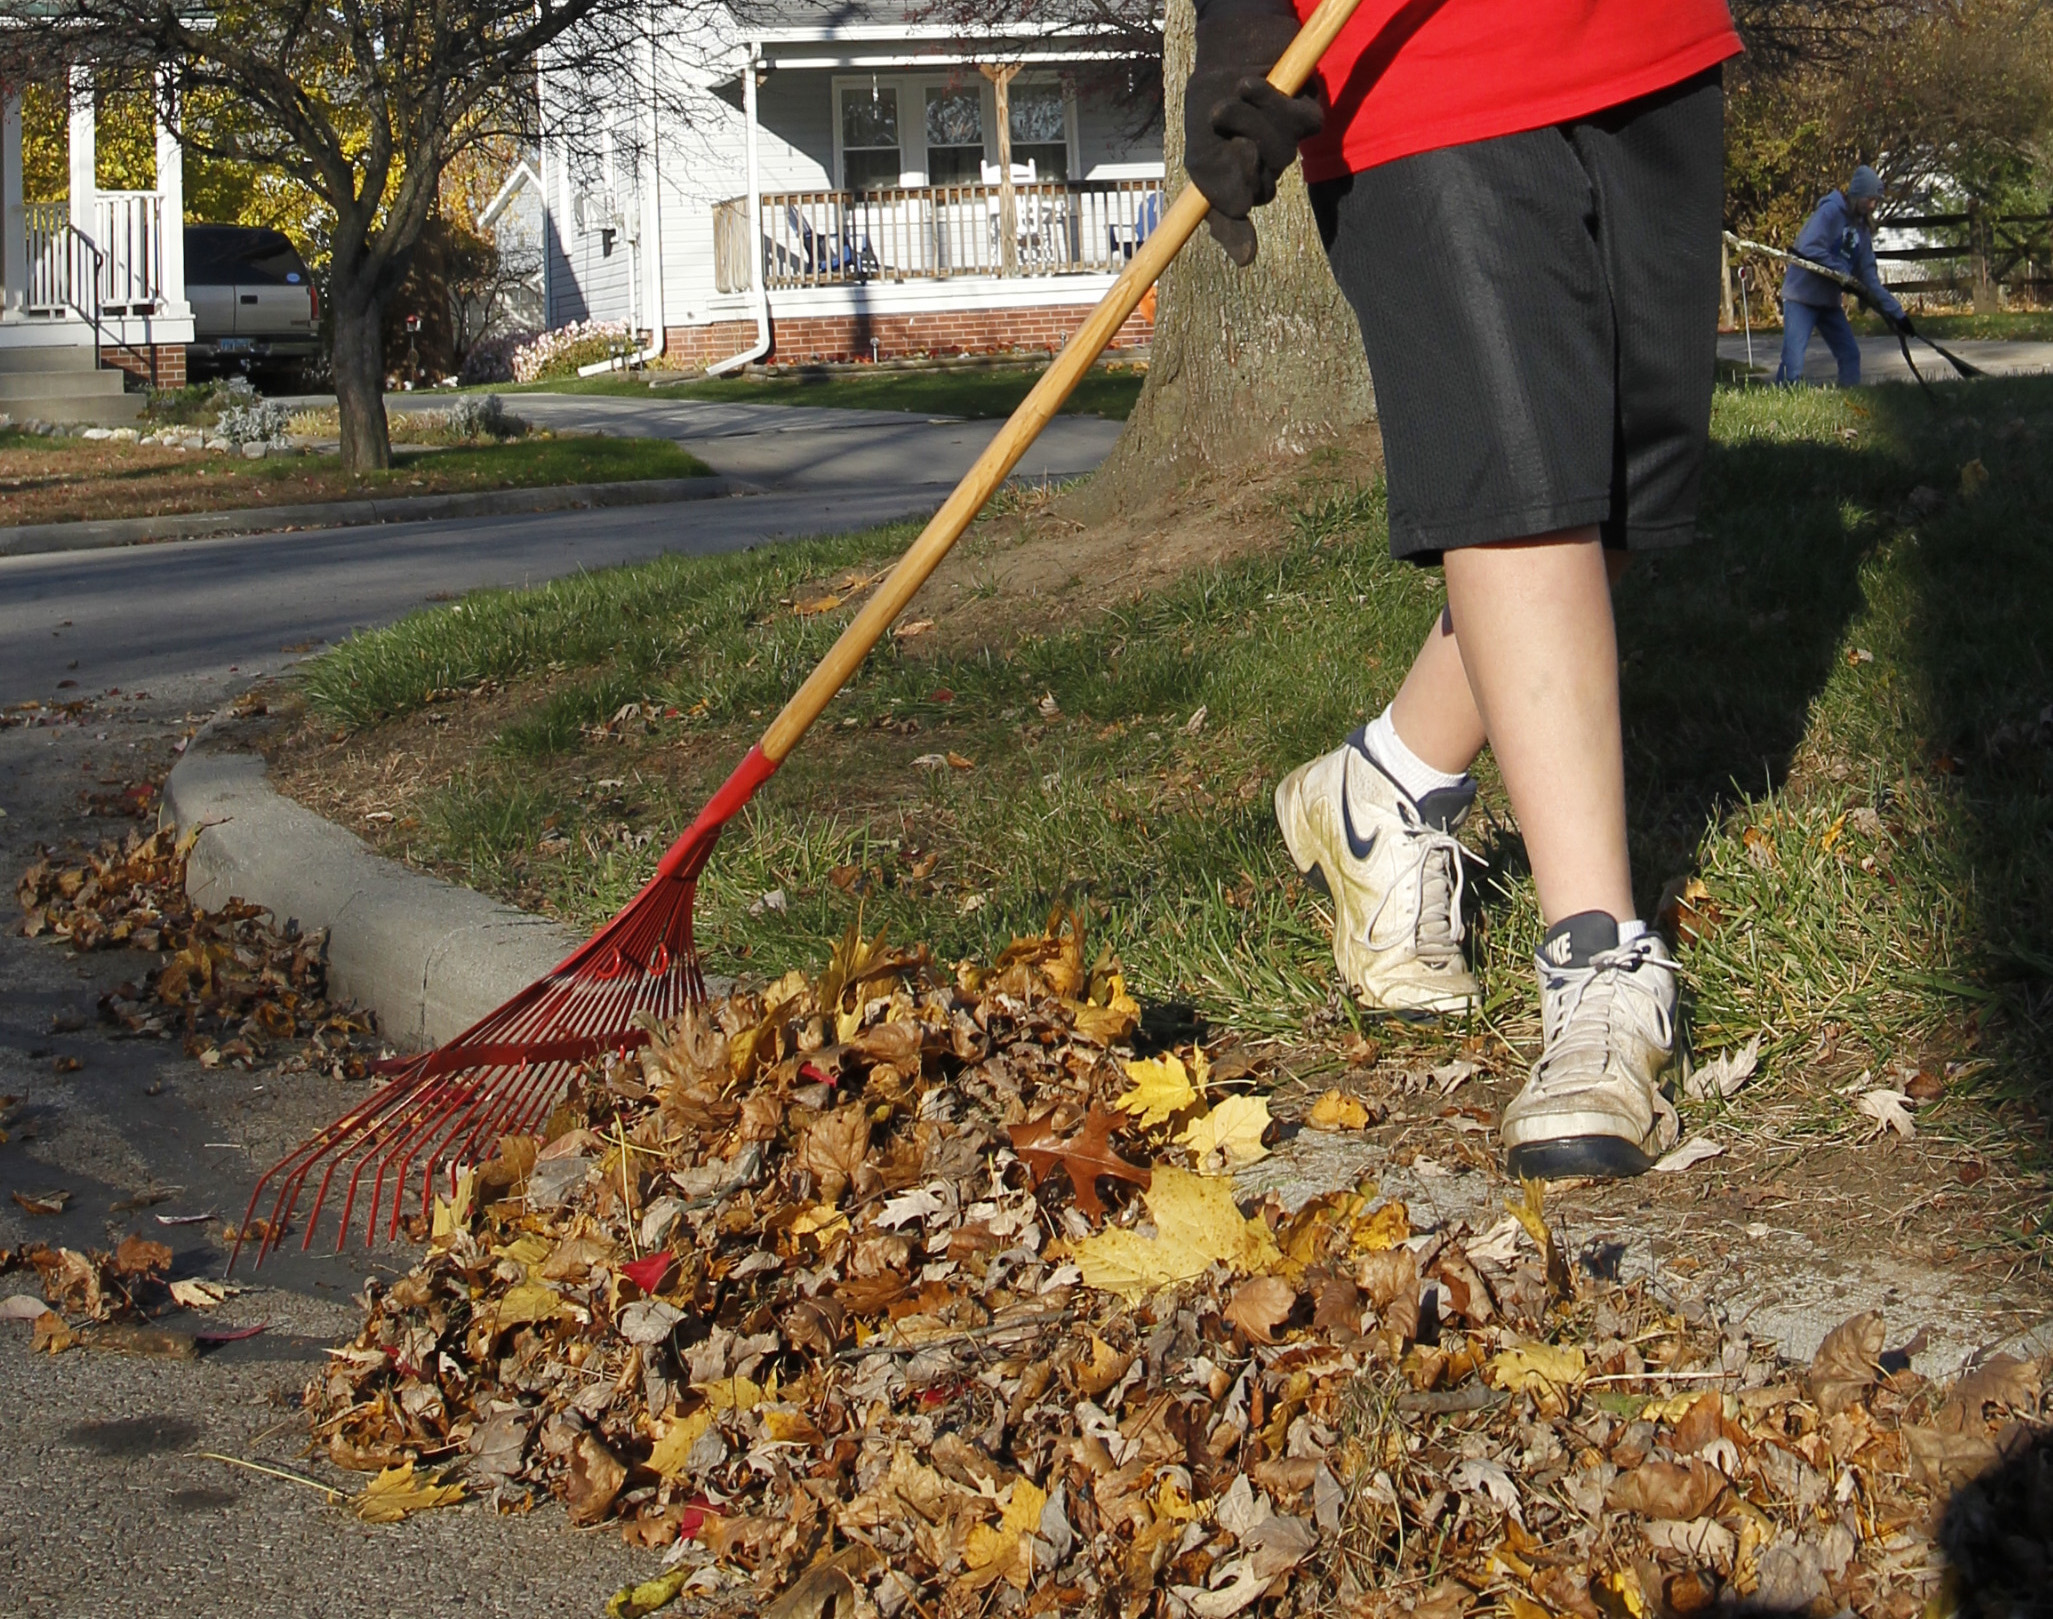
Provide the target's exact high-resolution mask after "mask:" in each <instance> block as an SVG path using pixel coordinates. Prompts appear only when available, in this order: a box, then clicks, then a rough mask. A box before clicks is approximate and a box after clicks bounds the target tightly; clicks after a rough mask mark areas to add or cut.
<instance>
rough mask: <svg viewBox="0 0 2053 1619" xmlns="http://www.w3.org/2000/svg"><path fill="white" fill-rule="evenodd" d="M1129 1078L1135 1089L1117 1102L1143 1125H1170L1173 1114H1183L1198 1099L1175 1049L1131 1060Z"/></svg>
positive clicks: (1188, 1074) (1195, 1088) (1194, 1087)
mask: <svg viewBox="0 0 2053 1619" xmlns="http://www.w3.org/2000/svg"><path fill="white" fill-rule="evenodd" d="M1126 1077H1127V1078H1128V1079H1130V1080H1132V1081H1133V1089H1132V1090H1130V1091H1128V1092H1127V1093H1126V1094H1125V1095H1124V1096H1122V1097H1120V1099H1119V1101H1118V1102H1117V1104H1115V1105H1116V1106H1117V1107H1118V1108H1119V1110H1120V1111H1121V1112H1122V1113H1131V1114H1132V1115H1133V1116H1134V1117H1135V1119H1137V1120H1138V1121H1139V1122H1140V1123H1142V1124H1144V1125H1146V1124H1167V1123H1168V1122H1169V1117H1170V1115H1171V1114H1173V1113H1181V1112H1182V1111H1183V1110H1184V1109H1185V1108H1187V1107H1189V1106H1191V1105H1192V1104H1193V1103H1195V1102H1196V1101H1197V1099H1198V1091H1197V1087H1196V1086H1195V1085H1193V1084H1192V1083H1191V1076H1190V1070H1189V1069H1187V1068H1185V1067H1184V1066H1183V1059H1182V1058H1181V1057H1179V1056H1177V1054H1176V1053H1175V1052H1173V1051H1165V1052H1164V1053H1163V1054H1162V1055H1161V1056H1159V1057H1149V1058H1146V1059H1143V1060H1137V1061H1133V1062H1129V1063H1128V1064H1127V1065H1126Z"/></svg>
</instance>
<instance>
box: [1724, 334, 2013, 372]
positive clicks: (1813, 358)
mask: <svg viewBox="0 0 2053 1619" xmlns="http://www.w3.org/2000/svg"><path fill="white" fill-rule="evenodd" d="M1857 341H1858V342H1859V343H1860V346H1861V380H1862V381H1863V382H1909V381H1911V380H1912V379H1911V374H1910V368H1909V367H1908V366H1906V365H1905V364H1904V363H1903V350H1902V349H1901V348H1900V347H1898V346H1897V342H1896V339H1895V338H1893V337H1863V338H1859V339H1858V340H1857ZM1939 341H1940V342H1942V343H1944V344H1945V345H1946V346H1947V347H1948V348H1949V349H1951V350H1952V351H1953V352H1954V353H1955V354H1958V355H1959V356H1960V357H1961V358H1962V359H1963V360H1965V361H1967V363H1968V364H1969V365H1973V366H1979V367H1980V368H1981V369H1982V370H1984V371H1986V372H1988V373H1989V374H1990V375H1991V376H1997V377H2004V376H2013V377H2014V376H2029V375H2032V374H2034V373H2037V372H2044V371H2053V343H2024V342H2013V341H2011V340H2009V339H2004V340H2002V341H1989V340H1984V339H1980V338H1972V337H1964V338H1961V339H1960V340H1959V341H1958V342H1956V341H1955V340H1953V339H1952V338H1948V337H1942V338H1940V339H1939ZM1910 352H1911V358H1912V359H1914V360H1916V361H1917V363H1918V369H1919V370H1920V371H1922V372H1923V373H1924V376H1925V380H1926V381H1927V382H1942V381H1948V382H1950V381H1952V380H1954V377H1955V372H1954V369H1953V367H1952V366H1950V365H1948V364H1947V363H1946V361H1945V359H1944V358H1942V357H1941V356H1940V355H1939V353H1938V352H1937V351H1936V350H1934V349H1932V348H1931V347H1929V346H1928V345H1926V344H1924V343H1921V342H1919V341H1917V340H1916V339H1915V338H1913V339H1912V340H1911V345H1910ZM1718 358H1719V359H1721V360H1727V361H1730V362H1731V363H1732V364H1734V365H1747V364H1751V365H1752V366H1753V368H1754V369H1755V370H1756V371H1758V372H1761V373H1762V374H1764V375H1766V376H1771V377H1772V376H1773V375H1774V374H1775V367H1776V365H1777V363H1778V362H1779V361H1780V360H1781V358H1782V332H1781V330H1780V328H1772V329H1764V330H1760V331H1756V332H1755V333H1754V334H1753V347H1752V356H1751V359H1749V355H1748V346H1747V335H1746V333H1744V332H1726V333H1723V334H1721V335H1720V337H1719V339H1718ZM1838 376H1839V368H1838V365H1837V363H1836V362H1835V361H1834V360H1833V358H1832V354H1831V351H1830V350H1829V349H1827V348H1826V347H1825V340H1824V339H1823V338H1821V337H1814V338H1812V339H1811V346H1810V351H1809V352H1808V353H1807V354H1806V355H1805V356H1804V380H1805V381H1806V382H1834V381H1836V380H1838Z"/></svg>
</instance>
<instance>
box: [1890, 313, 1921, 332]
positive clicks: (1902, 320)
mask: <svg viewBox="0 0 2053 1619" xmlns="http://www.w3.org/2000/svg"><path fill="white" fill-rule="evenodd" d="M1889 325H1890V327H1891V329H1892V330H1894V331H1895V333H1896V335H1897V336H1898V337H1916V336H1917V335H1918V334H1917V328H1916V327H1914V326H1912V325H1911V323H1910V316H1908V315H1891V316H1890V317H1889Z"/></svg>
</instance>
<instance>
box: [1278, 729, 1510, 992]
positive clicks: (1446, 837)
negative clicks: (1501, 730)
mask: <svg viewBox="0 0 2053 1619" xmlns="http://www.w3.org/2000/svg"><path fill="white" fill-rule="evenodd" d="M1475 796H1476V790H1475V785H1474V783H1469V784H1468V785H1466V786H1464V787H1458V788H1446V789H1443V790H1442V791H1439V792H1433V793H1428V794H1426V795H1425V797H1424V798H1422V799H1419V800H1417V801H1414V800H1413V799H1411V798H1410V797H1409V796H1408V795H1407V794H1406V793H1405V792H1404V790H1403V789H1402V788H1401V787H1399V786H1398V785H1397V783H1396V782H1394V781H1392V780H1391V779H1390V777H1389V776H1387V775H1385V774H1384V773H1383V771H1381V770H1380V769H1378V768H1377V766H1376V763H1375V761H1374V760H1373V759H1372V758H1370V757H1369V755H1368V753H1367V751H1366V750H1365V748H1364V745H1363V736H1362V732H1360V731H1357V732H1356V733H1355V734H1354V735H1353V736H1351V737H1349V738H1348V740H1347V741H1346V742H1345V743H1344V744H1343V745H1342V746H1340V747H1338V748H1336V749H1334V750H1333V751H1332V752H1331V753H1329V754H1326V755H1324V756H1323V757H1321V758H1317V759H1314V760H1312V761H1311V763H1310V764H1303V765H1299V766H1298V767H1297V769H1295V770H1293V771H1292V772H1291V773H1290V774H1289V775H1287V776H1285V777H1284V778H1283V780H1282V782H1281V783H1280V784H1279V785H1278V786H1277V788H1276V824H1277V825H1278V826H1280V827H1281V828H1282V829H1283V841H1284V844H1285V845H1286V846H1287V847H1288V848H1289V850H1290V858H1291V859H1292V860H1294V861H1296V862H1297V869H1298V870H1299V871H1301V872H1304V873H1305V874H1306V875H1308V876H1310V875H1312V874H1314V873H1316V874H1317V876H1318V878H1319V880H1321V881H1322V882H1323V883H1324V885H1325V888H1326V892H1327V894H1328V896H1329V897H1330V898H1331V899H1332V901H1333V960H1334V962H1335V963H1336V964H1337V965H1338V966H1339V968H1340V976H1341V977H1342V978H1344V979H1345V980H1346V981H1347V983H1348V984H1349V985H1350V986H1351V987H1352V988H1353V989H1354V990H1355V992H1356V993H1357V994H1359V995H1360V996H1361V998H1362V1000H1363V1001H1364V1002H1365V1003H1366V1004H1367V1005H1369V1006H1371V1007H1373V1008H1376V1009H1378V1010H1380V1011H1385V1012H1400V1013H1458V1012H1465V1011H1467V1010H1469V1009H1470V1008H1471V1007H1473V1006H1475V1005H1476V1004H1478V1003H1479V1002H1480V1001H1481V999H1482V991H1481V986H1479V985H1478V984H1477V983H1476V980H1475V975H1474V974H1472V973H1471V972H1470V971H1469V970H1468V965H1467V963H1466V962H1464V961H1463V960H1462V955H1461V935H1462V926H1461V891H1462V861H1463V859H1464V858H1465V857H1466V858H1469V859H1475V858H1476V857H1475V856H1473V855H1467V853H1466V851H1464V850H1463V848H1462V847H1461V845H1460V844H1459V843H1458V842H1456V841H1455V836H1454V834H1455V833H1456V832H1457V831H1458V830H1459V829H1460V827H1461V824H1462V822H1464V821H1465V820H1467V819H1468V813H1469V808H1470V806H1471V805H1473V804H1474V802H1475Z"/></svg>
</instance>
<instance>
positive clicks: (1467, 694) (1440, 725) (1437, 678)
mask: <svg viewBox="0 0 2053 1619" xmlns="http://www.w3.org/2000/svg"><path fill="white" fill-rule="evenodd" d="M1390 723H1391V724H1392V725H1393V726H1394V727H1396V730H1397V734H1398V736H1399V737H1401V738H1402V739H1403V741H1404V745H1405V746H1406V747H1408V748H1410V749H1411V751H1412V752H1413V753H1415V754H1417V755H1418V756H1419V757H1420V758H1421V759H1423V760H1424V761H1425V762H1426V763H1427V764H1429V765H1431V766H1432V767H1433V768H1434V769H1435V770H1444V771H1445V772H1446V773H1447V774H1448V775H1450V776H1458V775H1460V774H1461V773H1462V772H1463V771H1464V770H1466V769H1468V767H1469V766H1470V765H1471V764H1473V763H1474V762H1475V757H1476V755H1477V754H1479V753H1481V752H1482V751H1483V743H1484V742H1485V741H1486V740H1487V738H1486V737H1485V736H1484V734H1483V716H1482V714H1481V712H1480V711H1479V710H1478V709H1477V708H1476V699H1475V695H1474V693H1472V692H1471V691H1470V690H1469V684H1468V670H1467V669H1466V668H1465V667H1464V666H1463V664H1462V661H1461V645H1460V643H1459V642H1458V641H1456V640H1455V638H1454V619H1453V617H1452V615H1450V614H1448V613H1447V612H1444V611H1443V612H1442V613H1441V614H1440V616H1439V618H1438V619H1436V620H1435V621H1434V624H1433V628H1432V630H1431V631H1430V632H1429V633H1428V634H1427V636H1426V644H1425V645H1424V646H1422V647H1420V648H1419V655H1418V658H1417V659H1416V660H1415V661H1414V662H1413V664H1412V666H1411V673H1409V674H1408V675H1406V676H1405V677H1404V684H1403V685H1402V686H1400V687H1399V688H1398V691H1397V696H1396V698H1395V699H1394V700H1393V701H1392V702H1391V704H1390Z"/></svg>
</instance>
